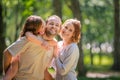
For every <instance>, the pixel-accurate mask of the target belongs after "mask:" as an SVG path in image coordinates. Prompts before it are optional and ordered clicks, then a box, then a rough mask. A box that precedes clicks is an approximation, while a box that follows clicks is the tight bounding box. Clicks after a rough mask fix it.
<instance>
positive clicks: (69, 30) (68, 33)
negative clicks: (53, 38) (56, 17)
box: [60, 22, 75, 41]
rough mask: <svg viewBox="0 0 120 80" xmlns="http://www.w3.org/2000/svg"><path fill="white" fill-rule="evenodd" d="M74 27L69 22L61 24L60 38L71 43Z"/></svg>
mask: <svg viewBox="0 0 120 80" xmlns="http://www.w3.org/2000/svg"><path fill="white" fill-rule="evenodd" d="M74 31H75V29H74V26H73V24H72V23H71V22H66V23H64V24H63V26H62V29H61V32H60V36H61V38H62V39H64V40H68V41H71V38H72V36H73V35H74Z"/></svg>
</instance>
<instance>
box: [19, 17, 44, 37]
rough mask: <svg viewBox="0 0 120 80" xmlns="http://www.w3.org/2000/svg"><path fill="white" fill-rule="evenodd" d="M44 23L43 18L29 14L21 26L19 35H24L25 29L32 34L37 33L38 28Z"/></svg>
mask: <svg viewBox="0 0 120 80" xmlns="http://www.w3.org/2000/svg"><path fill="white" fill-rule="evenodd" d="M44 24H45V22H44V20H43V19H42V18H41V17H40V16H36V15H31V16H29V17H28V18H27V19H26V21H25V23H24V25H23V28H22V31H21V34H20V37H23V36H25V33H26V32H27V31H30V32H32V33H33V34H34V35H37V34H38V30H39V29H40V28H41V27H43V25H44Z"/></svg>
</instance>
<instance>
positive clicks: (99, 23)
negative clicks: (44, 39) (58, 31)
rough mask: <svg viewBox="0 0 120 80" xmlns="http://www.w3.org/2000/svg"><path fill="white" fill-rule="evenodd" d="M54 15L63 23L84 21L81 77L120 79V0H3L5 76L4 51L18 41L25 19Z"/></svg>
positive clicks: (0, 27) (0, 33)
mask: <svg viewBox="0 0 120 80" xmlns="http://www.w3.org/2000/svg"><path fill="white" fill-rule="evenodd" d="M53 14H56V15H58V16H60V17H61V19H62V22H64V21H65V20H66V19H68V18H77V19H78V20H80V21H81V24H82V30H81V32H82V35H81V36H82V38H81V40H80V42H79V44H78V46H79V49H80V58H79V62H78V66H77V69H76V72H77V76H78V80H120V0H0V74H1V76H2V55H3V51H4V49H5V48H6V47H8V46H9V45H10V44H12V43H13V42H14V41H16V40H17V38H18V37H19V34H20V30H21V28H22V25H23V23H24V21H25V19H26V18H27V17H28V16H29V15H39V16H41V17H42V18H43V19H44V20H45V19H46V18H47V17H49V16H51V15H53ZM56 38H57V40H58V41H59V40H60V38H59V37H56Z"/></svg>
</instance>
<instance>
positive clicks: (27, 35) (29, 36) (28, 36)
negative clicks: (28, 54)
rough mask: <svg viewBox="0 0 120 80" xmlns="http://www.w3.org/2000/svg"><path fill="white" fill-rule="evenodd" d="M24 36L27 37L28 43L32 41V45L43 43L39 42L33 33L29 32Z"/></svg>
mask: <svg viewBox="0 0 120 80" xmlns="http://www.w3.org/2000/svg"><path fill="white" fill-rule="evenodd" d="M25 35H26V37H27V39H28V40H30V41H32V42H34V43H36V44H39V45H41V44H42V43H43V41H42V40H39V39H38V38H37V37H36V36H35V35H33V33H31V32H26V33H25Z"/></svg>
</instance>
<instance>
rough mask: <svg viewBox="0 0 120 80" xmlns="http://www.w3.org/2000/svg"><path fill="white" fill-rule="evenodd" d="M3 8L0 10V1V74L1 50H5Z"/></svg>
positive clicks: (0, 64)
mask: <svg viewBox="0 0 120 80" xmlns="http://www.w3.org/2000/svg"><path fill="white" fill-rule="evenodd" d="M2 13H3V8H2V1H0V74H1V73H2V55H3V50H4V49H5V48H6V44H5V29H6V26H5V25H4V22H3V14H2Z"/></svg>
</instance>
